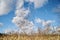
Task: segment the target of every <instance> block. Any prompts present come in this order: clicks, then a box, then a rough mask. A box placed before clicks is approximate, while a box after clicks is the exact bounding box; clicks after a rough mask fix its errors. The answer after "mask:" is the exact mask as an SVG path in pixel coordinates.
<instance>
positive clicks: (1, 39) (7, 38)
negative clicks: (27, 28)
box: [0, 34, 60, 40]
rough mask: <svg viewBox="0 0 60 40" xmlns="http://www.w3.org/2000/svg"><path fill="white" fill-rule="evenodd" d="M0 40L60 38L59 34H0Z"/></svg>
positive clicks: (58, 39) (55, 39) (56, 39)
mask: <svg viewBox="0 0 60 40" xmlns="http://www.w3.org/2000/svg"><path fill="white" fill-rule="evenodd" d="M0 40H60V36H59V35H30V36H28V35H16V34H14V35H0Z"/></svg>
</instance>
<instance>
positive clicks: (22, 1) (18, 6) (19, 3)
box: [16, 0, 24, 9]
mask: <svg viewBox="0 0 60 40" xmlns="http://www.w3.org/2000/svg"><path fill="white" fill-rule="evenodd" d="M23 4H24V0H18V1H17V4H16V9H20V8H22V6H23Z"/></svg>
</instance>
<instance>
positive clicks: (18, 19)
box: [12, 0, 48, 33]
mask: <svg viewBox="0 0 60 40" xmlns="http://www.w3.org/2000/svg"><path fill="white" fill-rule="evenodd" d="M25 1H26V2H30V3H31V2H33V3H34V7H35V8H39V7H42V6H43V5H44V4H45V3H46V2H47V1H48V0H25ZM23 5H24V0H18V1H17V4H16V11H15V15H16V16H15V17H13V20H12V22H13V23H14V24H16V25H17V26H18V27H20V28H21V29H22V30H24V32H26V33H28V32H31V30H32V29H33V27H34V23H33V22H32V21H29V20H28V19H26V16H28V14H29V13H30V8H29V6H28V9H26V8H24V6H23ZM38 20H39V22H41V20H40V19H38ZM37 22H38V21H37Z"/></svg>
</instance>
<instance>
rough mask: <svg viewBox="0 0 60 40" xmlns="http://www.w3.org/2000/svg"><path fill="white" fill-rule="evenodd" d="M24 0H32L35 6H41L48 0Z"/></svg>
mask: <svg viewBox="0 0 60 40" xmlns="http://www.w3.org/2000/svg"><path fill="white" fill-rule="evenodd" d="M26 1H30V2H33V3H34V7H35V8H39V7H42V6H43V5H45V4H46V3H47V2H48V0H26Z"/></svg>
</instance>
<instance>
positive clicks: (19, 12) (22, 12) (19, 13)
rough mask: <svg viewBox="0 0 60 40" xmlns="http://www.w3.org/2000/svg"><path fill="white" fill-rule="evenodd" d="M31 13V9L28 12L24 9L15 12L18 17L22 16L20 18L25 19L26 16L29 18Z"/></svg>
mask: <svg viewBox="0 0 60 40" xmlns="http://www.w3.org/2000/svg"><path fill="white" fill-rule="evenodd" d="M29 13H30V10H29V9H28V10H26V9H24V8H22V9H19V10H16V12H15V14H16V16H20V17H25V16H27V15H28V14H29Z"/></svg>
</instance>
